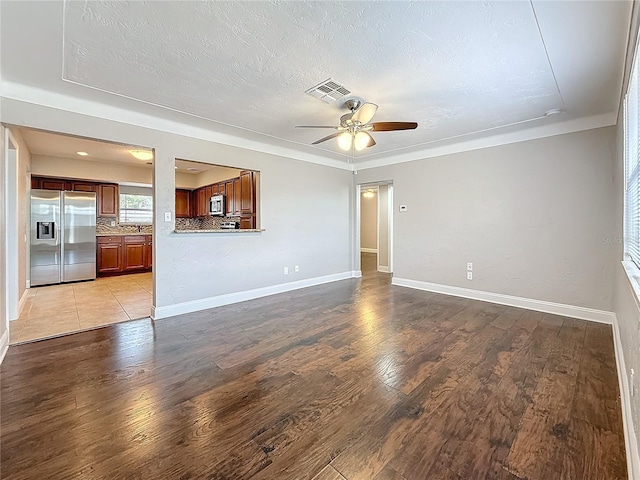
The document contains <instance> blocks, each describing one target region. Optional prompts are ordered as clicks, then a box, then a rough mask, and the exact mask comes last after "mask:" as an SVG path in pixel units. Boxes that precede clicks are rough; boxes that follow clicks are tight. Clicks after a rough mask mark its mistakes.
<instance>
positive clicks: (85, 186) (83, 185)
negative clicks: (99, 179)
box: [71, 182, 96, 192]
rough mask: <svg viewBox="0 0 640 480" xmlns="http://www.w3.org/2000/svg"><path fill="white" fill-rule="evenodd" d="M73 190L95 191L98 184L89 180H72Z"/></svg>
mask: <svg viewBox="0 0 640 480" xmlns="http://www.w3.org/2000/svg"><path fill="white" fill-rule="evenodd" d="M71 190H73V191H74V192H95V191H96V185H95V184H93V183H87V182H71Z"/></svg>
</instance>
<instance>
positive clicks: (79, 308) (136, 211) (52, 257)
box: [9, 127, 154, 344]
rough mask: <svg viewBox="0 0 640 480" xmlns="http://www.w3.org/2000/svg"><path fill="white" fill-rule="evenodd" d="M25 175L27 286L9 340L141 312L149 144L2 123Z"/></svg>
mask: <svg viewBox="0 0 640 480" xmlns="http://www.w3.org/2000/svg"><path fill="white" fill-rule="evenodd" d="M9 130H10V132H11V134H12V136H13V137H14V138H15V139H16V143H17V144H18V145H19V148H20V153H19V155H21V156H22V159H23V160H24V161H23V162H22V163H21V165H23V166H24V168H25V171H24V172H19V173H18V177H19V178H23V179H24V181H25V183H26V185H25V188H24V190H23V191H24V192H25V193H24V194H23V197H21V198H18V201H19V203H21V204H22V205H24V208H22V209H21V210H22V211H23V213H22V215H20V216H19V217H20V218H19V219H18V221H19V222H24V225H25V228H24V230H25V243H26V245H27V248H26V252H25V258H24V259H21V261H20V264H21V265H20V267H19V268H21V269H24V276H25V277H26V285H24V286H23V288H22V292H21V293H20V298H21V301H20V306H19V308H18V315H17V318H15V319H12V320H11V321H10V323H9V336H10V343H11V344H17V343H23V342H30V341H35V340H40V339H44V338H51V337H55V336H60V335H65V334H69V333H73V332H78V331H83V330H89V329H94V328H98V327H102V326H105V325H110V324H114V323H119V322H124V321H129V320H134V319H141V318H149V316H150V314H151V307H152V304H153V274H152V270H153V265H152V260H153V235H152V234H153V221H154V218H153V200H154V195H153V184H152V179H153V158H154V152H153V150H152V149H151V148H145V147H140V146H134V145H124V144H118V143H112V142H106V141H102V140H96V139H89V138H84V137H76V136H70V135H65V134H59V133H55V132H45V131H41V130H35V129H29V128H24V127H9Z"/></svg>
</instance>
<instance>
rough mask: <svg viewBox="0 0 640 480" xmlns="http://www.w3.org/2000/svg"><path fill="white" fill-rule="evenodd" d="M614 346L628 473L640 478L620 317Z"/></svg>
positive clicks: (639, 459)
mask: <svg viewBox="0 0 640 480" xmlns="http://www.w3.org/2000/svg"><path fill="white" fill-rule="evenodd" d="M613 347H614V350H615V354H616V366H617V368H618V384H619V386H620V401H621V404H622V426H623V429H624V445H625V450H626V453H627V473H628V476H629V480H637V479H638V478H640V454H639V453H638V440H637V439H636V432H635V430H634V428H633V416H632V406H631V390H630V388H629V380H628V378H627V367H626V365H625V361H624V350H623V348H622V338H621V337H620V328H619V327H618V318H617V317H615V314H614V320H613Z"/></svg>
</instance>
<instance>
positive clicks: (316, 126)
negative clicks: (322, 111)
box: [293, 125, 339, 129]
mask: <svg viewBox="0 0 640 480" xmlns="http://www.w3.org/2000/svg"><path fill="white" fill-rule="evenodd" d="M293 128H333V129H338V128H339V127H330V126H329V125H296V126H294V127H293Z"/></svg>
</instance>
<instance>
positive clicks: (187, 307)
mask: <svg viewBox="0 0 640 480" xmlns="http://www.w3.org/2000/svg"><path fill="white" fill-rule="evenodd" d="M357 273H359V272H355V271H348V272H343V273H335V274H333V275H324V276H322V277H314V278H308V279H306V280H297V281H295V282H288V283H280V284H278V285H272V286H269V287H262V288H255V289H253V290H245V291H243V292H234V293H227V294H225V295H218V296H216V297H208V298H201V299H199V300H192V301H190V302H183V303H177V304H175V305H167V306H165V307H151V318H152V319H153V320H160V319H162V318H168V317H173V316H176V315H183V314H185V313H192V312H198V311H200V310H206V309H208V308H215V307H221V306H223V305H230V304H232V303H238V302H244V301H247V300H253V299H254V298H260V297H266V296H269V295H275V294H278V293H284V292H289V291H291V290H298V289H299V288H306V287H312V286H314V285H321V284H323V283H329V282H336V281H338V280H346V279H348V278H355V277H356V274H357Z"/></svg>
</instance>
